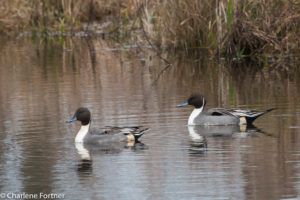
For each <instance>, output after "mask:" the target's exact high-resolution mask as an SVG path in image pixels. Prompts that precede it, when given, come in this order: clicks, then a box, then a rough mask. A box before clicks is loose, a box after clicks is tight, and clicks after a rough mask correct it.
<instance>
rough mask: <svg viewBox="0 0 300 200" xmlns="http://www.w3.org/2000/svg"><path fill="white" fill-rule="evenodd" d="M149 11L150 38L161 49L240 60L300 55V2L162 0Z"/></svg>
mask: <svg viewBox="0 0 300 200" xmlns="http://www.w3.org/2000/svg"><path fill="white" fill-rule="evenodd" d="M143 11H144V12H143V14H142V15H141V18H142V21H143V23H144V27H145V31H146V33H147V35H148V36H149V37H150V38H152V39H153V40H155V41H156V43H157V44H159V45H161V47H168V48H170V47H171V48H179V49H185V50H186V51H188V52H189V51H195V50H197V49H207V50H208V52H210V53H211V54H212V55H220V53H223V54H226V55H231V56H238V57H241V56H257V55H261V54H281V55H284V54H290V53H297V52H298V53H299V47H300V42H299V35H300V24H299V23H300V14H299V11H300V2H299V1H297V0H294V1H292V0H290V1H289V0H282V1H280V0H276V1H271V0H266V1H260V0H242V1H233V0H215V1H209V0H201V1H199V0H188V1H187V0H156V1H151V4H150V3H148V4H147V3H145V4H144V9H143Z"/></svg>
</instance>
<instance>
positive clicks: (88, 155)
mask: <svg viewBox="0 0 300 200" xmlns="http://www.w3.org/2000/svg"><path fill="white" fill-rule="evenodd" d="M75 148H76V150H77V153H78V155H79V157H80V158H79V160H78V164H77V165H76V169H77V172H78V173H79V174H80V175H83V176H86V175H90V174H91V173H92V171H93V159H92V158H93V156H98V155H104V154H118V153H121V152H122V151H123V150H125V149H130V150H132V151H140V150H143V149H145V148H146V145H145V144H144V143H142V142H140V141H128V142H127V143H124V142H110V143H107V144H101V145H92V144H88V143H87V144H85V143H78V142H76V143H75Z"/></svg>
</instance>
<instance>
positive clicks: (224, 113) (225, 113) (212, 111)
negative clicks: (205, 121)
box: [206, 108, 238, 117]
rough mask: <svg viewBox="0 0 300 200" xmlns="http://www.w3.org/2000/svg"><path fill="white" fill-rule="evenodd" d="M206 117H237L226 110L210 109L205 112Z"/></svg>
mask: <svg viewBox="0 0 300 200" xmlns="http://www.w3.org/2000/svg"><path fill="white" fill-rule="evenodd" d="M206 114H207V115H211V116H232V117H238V116H237V115H234V114H233V113H232V112H230V111H229V110H228V109H225V108H211V109H209V110H207V111H206Z"/></svg>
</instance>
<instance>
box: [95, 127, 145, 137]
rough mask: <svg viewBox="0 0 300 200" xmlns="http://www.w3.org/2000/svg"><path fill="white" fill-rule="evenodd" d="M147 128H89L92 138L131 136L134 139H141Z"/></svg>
mask: <svg viewBox="0 0 300 200" xmlns="http://www.w3.org/2000/svg"><path fill="white" fill-rule="evenodd" d="M147 130H149V128H146V127H142V126H130V127H115V126H105V127H103V128H94V127H93V128H91V130H90V134H91V135H92V136H115V135H120V136H121V135H123V136H129V135H133V136H134V139H136V140H137V139H138V138H139V137H141V136H142V135H143V134H144V133H145V132H146V131H147Z"/></svg>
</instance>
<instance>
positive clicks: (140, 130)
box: [133, 127, 149, 140]
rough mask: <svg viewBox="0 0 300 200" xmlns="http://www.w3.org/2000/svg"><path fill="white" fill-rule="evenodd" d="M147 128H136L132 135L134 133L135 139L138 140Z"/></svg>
mask: <svg viewBox="0 0 300 200" xmlns="http://www.w3.org/2000/svg"><path fill="white" fill-rule="evenodd" d="M148 130H149V128H146V127H141V128H140V129H139V130H137V132H135V133H134V134H133V135H134V138H135V140H138V139H139V138H140V137H141V136H142V135H144V133H145V132H146V131H148Z"/></svg>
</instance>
